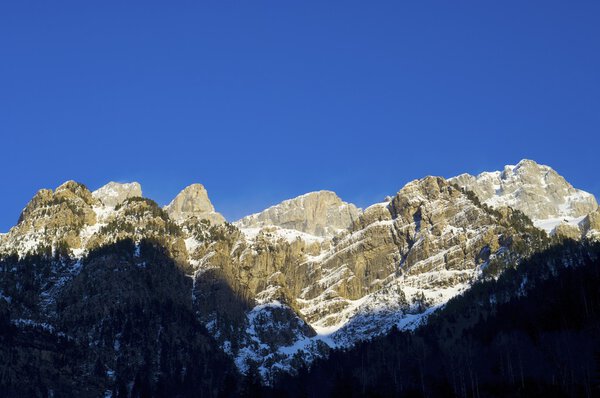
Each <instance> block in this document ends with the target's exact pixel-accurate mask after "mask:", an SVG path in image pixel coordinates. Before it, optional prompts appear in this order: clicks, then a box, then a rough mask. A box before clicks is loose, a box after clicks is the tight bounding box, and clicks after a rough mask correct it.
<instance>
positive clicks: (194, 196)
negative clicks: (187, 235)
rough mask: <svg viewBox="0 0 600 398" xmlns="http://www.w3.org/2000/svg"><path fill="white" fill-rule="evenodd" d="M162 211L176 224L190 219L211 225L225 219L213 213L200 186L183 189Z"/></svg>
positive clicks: (202, 186)
mask: <svg viewBox="0 0 600 398" xmlns="http://www.w3.org/2000/svg"><path fill="white" fill-rule="evenodd" d="M164 210H165V211H166V212H167V213H168V214H169V216H170V217H171V218H172V219H173V220H175V221H176V222H183V221H185V220H187V219H189V218H192V217H196V218H198V219H200V220H208V221H210V222H211V223H213V224H222V223H224V222H225V217H223V216H222V215H221V214H220V213H217V212H216V211H215V208H214V206H213V205H212V203H211V202H210V199H209V198H208V192H207V191H206V189H205V188H204V185H202V184H192V185H189V186H187V187H185V188H184V189H183V190H182V191H181V192H180V193H179V194H177V196H176V197H175V199H173V200H172V201H171V203H169V204H168V205H167V206H165V208H164Z"/></svg>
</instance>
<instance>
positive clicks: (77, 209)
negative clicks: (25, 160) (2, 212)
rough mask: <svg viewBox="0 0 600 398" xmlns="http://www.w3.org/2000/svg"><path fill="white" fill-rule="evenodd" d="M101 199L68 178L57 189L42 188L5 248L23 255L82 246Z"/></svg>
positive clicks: (6, 241) (29, 205)
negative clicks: (83, 232) (85, 230)
mask: <svg viewBox="0 0 600 398" xmlns="http://www.w3.org/2000/svg"><path fill="white" fill-rule="evenodd" d="M98 204H99V201H98V199H96V198H94V197H93V196H92V193H91V192H90V191H89V190H88V189H87V188H86V187H85V186H84V185H82V184H79V183H76V182H74V181H67V182H65V183H64V184H62V185H60V186H59V187H58V188H56V189H55V190H54V191H52V190H50V189H41V190H40V191H38V192H37V193H36V194H35V196H34V197H33V199H31V201H30V202H29V203H28V204H27V206H25V208H24V209H23V212H22V213H21V216H20V217H19V222H18V223H17V225H16V226H15V227H13V228H12V229H11V230H10V232H9V233H8V234H7V235H6V236H5V238H4V239H3V241H2V246H3V247H2V248H1V249H2V251H3V252H6V251H8V252H11V251H14V252H17V253H19V254H21V255H24V254H27V253H34V252H39V251H50V252H53V251H56V250H57V249H61V250H69V249H78V248H80V247H81V246H82V242H81V239H80V236H79V235H80V232H81V231H82V230H83V229H84V227H86V226H89V225H93V224H95V223H96V213H95V212H94V210H93V207H94V206H96V205H98Z"/></svg>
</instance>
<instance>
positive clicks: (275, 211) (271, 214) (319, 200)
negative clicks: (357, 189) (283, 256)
mask: <svg viewBox="0 0 600 398" xmlns="http://www.w3.org/2000/svg"><path fill="white" fill-rule="evenodd" d="M359 215H360V209H358V208H357V207H356V206H354V205H353V204H351V203H346V202H344V201H342V200H341V199H340V198H339V197H338V196H337V195H336V194H335V192H331V191H318V192H310V193H307V194H305V195H302V196H298V197H297V198H294V199H289V200H286V201H283V202H281V203H280V204H278V205H275V206H272V207H270V208H268V209H266V210H264V211H262V212H260V213H256V214H252V215H250V216H248V217H244V218H242V219H241V220H239V221H238V222H236V225H237V226H239V227H240V228H256V227H263V226H277V227H281V228H284V229H292V230H296V231H300V232H305V233H308V234H311V235H316V236H322V237H326V236H333V235H335V234H336V233H338V232H340V231H343V230H346V229H347V228H349V227H350V226H351V225H352V223H353V222H354V221H356V220H357V219H358V216H359Z"/></svg>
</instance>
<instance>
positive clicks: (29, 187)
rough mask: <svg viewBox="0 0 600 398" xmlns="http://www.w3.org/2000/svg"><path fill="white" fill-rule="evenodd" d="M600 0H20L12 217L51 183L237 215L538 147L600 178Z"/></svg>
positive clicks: (12, 49)
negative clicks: (191, 196) (194, 186)
mask: <svg viewBox="0 0 600 398" xmlns="http://www.w3.org/2000/svg"><path fill="white" fill-rule="evenodd" d="M599 20H600V2H598V1H590V2H578V1H561V2H555V1H502V2H499V1H494V2H491V1H472V2H467V1H459V2H454V1H453V2H449V1H439V2H433V1H410V2H408V1H390V2H385V1H373V2H365V1H360V2H359V1H340V2H329V1H328V2H322V1H319V2H309V1H306V2H298V1H269V2H265V1H236V2H231V1H189V2H186V1H177V2H153V1H144V2H137V3H136V2H129V1H128V2H121V1H120V2H113V1H102V2H100V1H72V2H67V1H52V2H48V1H37V2H33V1H26V0H20V1H4V2H1V3H0V133H1V139H2V140H1V143H2V146H1V148H2V151H1V161H2V171H1V173H2V181H1V183H0V187H1V188H0V189H1V192H0V231H6V230H8V228H9V227H10V226H12V225H14V224H15V222H16V220H17V218H18V216H19V213H20V211H21V209H22V208H23V207H24V206H25V204H26V203H27V202H28V200H29V199H30V198H31V197H32V196H33V195H34V193H35V192H36V191H37V190H38V189H40V188H44V187H47V188H54V187H56V186H58V185H59V184H60V183H61V182H63V181H65V180H68V179H74V180H77V181H80V182H83V183H84V184H86V185H87V186H88V187H89V188H91V189H96V188H98V187H99V186H101V185H103V184H104V183H106V182H108V181H110V180H116V181H132V180H135V181H139V182H140V183H141V184H142V188H143V190H144V193H145V195H146V196H148V197H150V198H152V199H155V200H156V201H157V202H159V203H160V204H165V203H167V202H168V201H170V199H171V198H172V197H174V196H175V195H176V194H177V192H178V191H179V190H180V189H182V188H183V187H184V186H186V185H188V184H190V183H192V182H201V183H203V184H204V185H205V186H206V187H207V189H208V191H209V194H210V196H211V199H212V201H213V203H214V204H215V206H216V207H217V210H219V211H221V212H222V213H223V214H224V215H225V216H226V217H227V218H228V219H230V220H234V219H237V218H239V217H241V216H243V215H245V214H248V213H251V212H255V211H258V210H261V209H263V208H265V207H267V206H269V205H272V204H274V203H277V202H279V201H281V200H283V199H286V198H289V197H293V196H296V195H298V194H302V193H304V192H307V191H312V190H317V189H331V190H334V191H336V192H337V193H338V194H339V195H340V196H341V197H342V198H343V199H345V200H348V201H352V202H355V203H357V204H358V205H360V206H366V205H368V204H370V203H373V202H376V201H380V200H381V199H382V198H383V197H384V196H385V195H388V194H393V193H395V192H396V191H397V190H398V189H399V188H401V187H402V186H403V185H404V184H405V183H406V182H408V181H410V180H412V179H415V178H420V177H423V176H425V175H428V174H433V175H442V176H445V177H450V176H453V175H456V174H459V173H462V172H470V173H478V172H481V171H484V170H496V169H500V168H502V166H503V165H504V164H514V163H516V162H518V161H519V160H520V159H521V158H531V159H534V160H536V161H538V162H541V163H545V164H549V165H551V166H553V167H554V168H555V169H556V170H557V171H558V172H559V173H561V174H563V175H564V176H565V177H566V178H567V179H568V180H569V181H570V182H572V183H573V185H575V186H576V187H578V188H582V189H585V190H587V191H590V192H593V193H594V194H596V196H600V178H599V171H600V166H599V163H598V154H599V153H600V23H598V21H599Z"/></svg>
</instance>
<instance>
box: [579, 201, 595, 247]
mask: <svg viewBox="0 0 600 398" xmlns="http://www.w3.org/2000/svg"><path fill="white" fill-rule="evenodd" d="M579 227H580V228H581V230H582V231H583V234H584V236H586V237H587V238H589V239H594V240H600V207H599V208H597V209H596V210H595V211H593V212H591V213H590V214H588V215H587V216H586V217H585V218H584V219H583V220H582V221H581V223H579Z"/></svg>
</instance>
